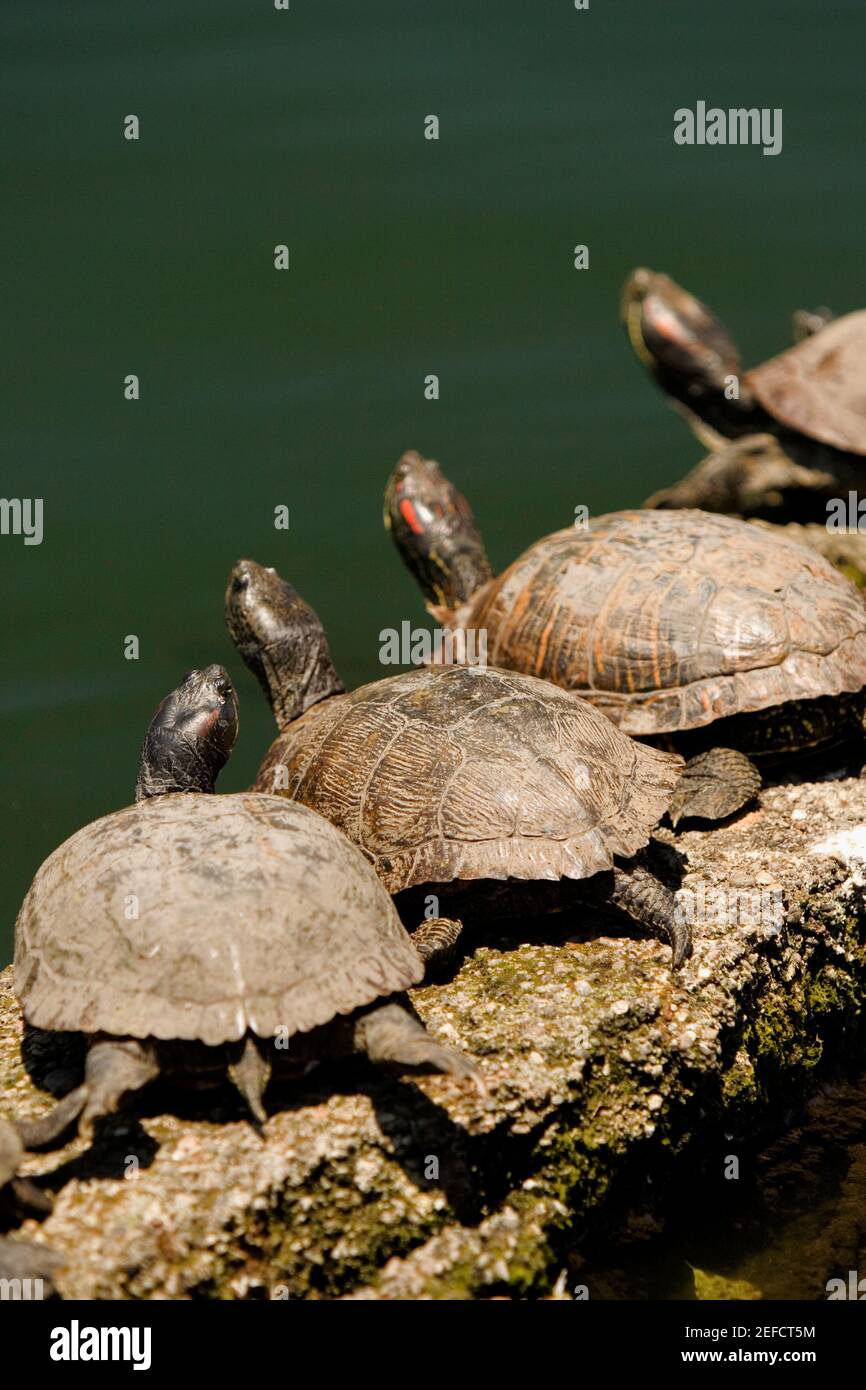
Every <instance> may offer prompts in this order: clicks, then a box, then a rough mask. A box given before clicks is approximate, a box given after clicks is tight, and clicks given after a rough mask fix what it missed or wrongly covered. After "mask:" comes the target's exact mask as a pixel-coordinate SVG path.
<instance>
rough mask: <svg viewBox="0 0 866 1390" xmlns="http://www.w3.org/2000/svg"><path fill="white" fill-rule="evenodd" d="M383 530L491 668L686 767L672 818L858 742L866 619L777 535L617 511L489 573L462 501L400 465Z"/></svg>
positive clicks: (416, 459) (844, 582)
mask: <svg viewBox="0 0 866 1390" xmlns="http://www.w3.org/2000/svg"><path fill="white" fill-rule="evenodd" d="M385 522H386V527H388V528H389V529H390V532H391V535H392V537H393V539H394V541H395V543H396V545H397V548H398V550H399V552H400V554H401V556H402V558H403V560H404V562H405V563H406V564H407V566H408V567H409V569H410V570H411V571H412V572H413V573H414V575H415V577H416V578H417V580H418V581H419V583H420V586H421V588H422V591H423V593H424V596H425V598H426V599H427V606H428V609H429V611H430V612H431V613H432V614H433V615H434V616H435V617H436V619H437V621H438V622H440V623H441V624H443V625H444V626H445V627H446V628H447V629H449V630H450V631H451V632H452V633H458V632H463V633H466V632H467V631H475V632H479V631H480V632H483V633H485V634H486V649H487V656H488V660H490V661H491V662H492V663H494V664H495V665H497V666H502V667H506V668H508V669H509V670H515V671H523V672H526V673H528V674H532V675H534V676H538V677H543V678H546V679H548V680H551V681H553V682H555V683H556V684H557V685H559V686H562V687H563V688H564V689H566V690H568V691H573V692H574V694H575V695H577V696H580V697H581V698H582V699H584V700H588V701H589V702H591V703H592V704H593V705H594V706H595V707H596V708H597V709H599V710H601V711H603V712H604V714H605V715H607V717H608V718H609V719H611V720H612V721H613V722H614V723H615V724H616V725H617V726H618V727H619V728H620V729H621V730H623V731H624V732H625V733H627V734H630V735H632V736H634V737H637V738H641V739H648V740H651V741H653V742H655V743H658V744H661V746H664V747H669V748H674V749H676V750H678V751H679V752H680V753H682V754H683V755H684V756H685V757H686V758H687V759H688V763H687V766H686V770H685V773H684V774H683V776H682V778H681V779H680V782H679V784H678V786H677V788H676V790H675V792H674V796H673V799H672V803H671V808H670V816H671V820H672V821H673V823H674V825H675V826H676V825H677V824H678V823H679V821H680V820H683V819H685V818H699V819H704V820H708V821H719V820H723V819H725V818H726V817H728V816H731V815H733V814H734V813H735V812H736V811H738V810H740V809H741V808H742V807H743V806H745V805H746V804H747V803H748V802H749V801H751V800H752V799H753V797H754V796H755V795H756V794H757V792H758V790H759V789H760V786H761V774H760V772H759V770H758V768H757V767H756V766H755V763H756V762H758V763H764V764H772V763H773V762H780V761H784V760H785V759H787V758H788V757H790V756H791V755H792V754H793V753H795V752H805V751H807V750H809V751H814V750H822V749H828V748H831V747H833V746H835V745H836V744H838V743H842V742H847V743H849V744H850V746H851V747H852V748H855V747H858V746H859V745H860V744H862V738H863V719H864V705H866V697H864V693H863V687H864V684H866V607H864V603H863V599H862V598H861V596H860V594H859V593H858V591H857V589H856V588H855V586H854V585H853V584H852V583H851V582H850V580H848V579H846V578H845V577H844V576H843V575H842V574H841V573H840V572H839V571H838V570H836V569H834V568H833V567H832V566H831V565H830V564H829V563H828V562H827V561H826V560H824V559H822V558H821V556H819V555H818V554H816V553H815V552H814V551H813V550H811V549H808V548H806V547H805V546H801V545H798V544H796V543H795V542H793V541H791V540H788V539H787V538H786V537H785V536H784V534H780V533H777V530H776V528H773V529H772V531H771V530H764V529H759V528H757V527H756V526H753V525H751V524H749V523H748V522H745V521H741V520H738V519H736V518H734V517H730V516H722V515H716V514H710V513H707V512H702V511H693V510H682V511H641V510H634V511H621V512H612V513H609V514H607V515H603V516H599V517H596V518H593V519H592V520H591V522H590V525H589V526H588V527H578V526H571V527H568V528H566V529H565V530H562V531H557V532H555V533H554V534H553V535H550V536H545V537H544V538H543V539H542V540H539V541H536V543H535V544H534V545H532V546H530V547H529V549H528V550H526V551H525V552H524V553H523V554H522V555H521V556H519V558H518V559H517V560H515V561H514V562H513V563H512V564H511V565H509V566H508V568H507V569H506V570H505V571H504V572H503V573H502V574H501V575H499V576H498V578H492V577H491V569H490V563H489V561H488V559H487V554H486V551H485V549H484V544H483V541H482V539H481V535H480V532H479V530H478V527H477V525H476V523H475V519H474V517H473V515H472V512H471V509H470V507H469V504H468V502H467V501H466V499H465V498H464V497H463V496H462V495H461V494H459V493H458V492H457V490H456V488H455V487H454V485H453V484H452V483H451V482H450V481H449V480H448V479H447V478H446V477H445V475H444V474H443V473H442V471H441V469H440V468H439V466H438V464H437V463H436V462H435V461H433V460H429V459H424V458H422V457H421V455H420V454H418V453H413V452H410V453H407V454H404V455H403V457H402V458H401V460H400V461H399V463H398V464H397V466H396V468H395V469H394V471H393V473H392V474H391V477H390V479H389V482H388V485H387V488H386V493H385Z"/></svg>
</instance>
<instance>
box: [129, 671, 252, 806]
mask: <svg viewBox="0 0 866 1390" xmlns="http://www.w3.org/2000/svg"><path fill="white" fill-rule="evenodd" d="M237 733H238V702H237V696H236V695H235V692H234V688H233V686H232V683H231V680H230V679H229V676H228V674H227V672H226V671H225V669H224V668H223V667H222V666H217V665H213V666H204V667H202V669H201V670H200V671H188V672H187V674H186V675H185V676H184V678H183V680H182V681H181V683H180V685H179V686H178V687H177V689H176V690H172V692H171V694H170V695H166V697H165V699H164V700H163V701H162V703H161V705H160V706H159V708H158V709H157V711H156V714H155V715H154V716H153V718H152V719H151V721H150V726H149V728H148V730H147V735H146V737H145V740H144V743H143V744H142V748H141V758H140V761H139V768H138V782H137V784H136V788H135V799H136V801H144V800H146V799H147V798H148V797H151V796H162V795H163V794H164V793H165V792H212V791H213V789H214V783H215V782H216V779H217V777H218V776H219V773H220V772H221V770H222V769H223V767H225V765H226V763H227V762H228V759H229V756H230V754H231V751H232V748H233V747H234V742H235V739H236V738H237Z"/></svg>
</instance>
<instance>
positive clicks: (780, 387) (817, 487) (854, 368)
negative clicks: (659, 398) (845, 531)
mask: <svg viewBox="0 0 866 1390" xmlns="http://www.w3.org/2000/svg"><path fill="white" fill-rule="evenodd" d="M622 314H623V318H624V320H625V324H626V327H627V329H628V335H629V338H630V340H631V344H632V346H633V348H634V350H635V352H636V353H637V355H638V357H639V358H640V360H641V361H642V362H643V363H644V365H645V366H646V367H647V368H648V369H649V371H650V373H651V374H652V376H653V377H654V378H655V380H656V381H657V383H658V384H659V386H661V388H662V390H663V391H665V392H666V393H667V394H668V395H669V396H670V397H671V399H672V400H673V401H674V403H675V405H676V406H677V407H678V409H679V410H680V411H681V413H682V414H683V415H684V416H685V418H686V419H687V421H688V423H689V424H690V425H691V427H692V429H693V430H694V432H695V433H696V434H697V436H698V438H699V439H700V440H701V441H702V443H704V444H707V445H709V446H710V447H711V448H712V449H713V450H718V449H719V447H720V446H721V445H722V444H723V443H724V441H725V439H733V440H741V439H742V440H744V446H743V450H742V452H741V451H740V450H738V449H736V448H733V449H730V448H729V449H728V450H727V453H726V456H725V460H724V467H725V471H726V478H725V483H726V489H727V491H728V492H730V491H731V488H732V480H733V483H734V484H736V486H735V487H734V492H735V495H738V494H739V493H740V492H742V494H743V496H744V497H745V498H746V499H747V500H748V499H749V497H753V496H754V494H755V493H756V491H757V490H758V485H759V484H761V483H763V474H764V472H765V471H768V473H769V475H770V477H771V479H772V490H773V494H774V496H773V497H772V498H771V500H770V503H769V504H768V505H767V506H765V507H764V509H763V511H764V513H765V514H768V515H772V510H773V508H774V507H775V508H777V509H778V508H779V507H780V503H779V501H778V500H777V496H776V495H778V496H779V497H781V498H782V500H783V501H784V503H785V505H786V506H787V509H788V510H789V511H791V512H797V513H798V514H801V515H802V516H803V518H805V519H808V517H809V516H811V515H813V514H814V515H818V514H820V513H822V512H823V508H824V506H825V504H826V499H827V497H828V496H832V495H834V494H835V493H837V492H838V490H839V489H840V488H843V489H847V488H849V487H850V488H855V489H856V488H857V486H858V485H862V483H863V479H864V477H866V461H864V455H866V310H860V311H858V312H857V313H853V314H845V315H844V316H843V317H841V318H833V317H832V315H830V314H829V311H827V310H818V311H816V312H815V313H814V314H804V313H800V314H798V315H796V316H795V321H794V322H795V334H796V335H797V336H798V337H799V338H800V341H798V342H797V343H796V345H795V346H794V347H790V348H788V349H787V350H786V351H784V352H782V353H781V354H780V355H779V356H778V357H773V358H771V359H770V360H769V361H767V362H764V363H762V365H761V366H759V367H755V368H753V369H752V370H751V371H749V372H746V373H745V374H743V373H742V372H741V368H740V359H739V354H738V352H737V349H736V347H735V345H734V342H733V340H732V339H731V337H730V335H729V333H728V331H727V329H726V328H725V327H724V325H723V324H722V323H721V322H720V321H719V320H718V319H717V318H716V317H715V315H714V314H713V313H712V311H711V310H710V309H708V308H707V306H706V305H705V304H702V303H701V302H700V300H698V299H695V298H694V296H693V295H691V294H689V293H688V292H687V291H686V290H684V289H682V288H681V287H680V286H679V285H677V284H676V283H675V282H674V281H673V280H671V279H670V278H669V277H668V276H667V275H660V274H655V273H654V272H653V271H650V270H646V269H639V270H635V271H634V272H633V273H632V275H631V276H630V277H629V279H628V280H627V282H626V284H625V287H624V290H623V296H622ZM751 435H772V436H773V437H774V439H775V440H776V441H777V444H778V448H777V449H776V450H774V451H772V452H770V453H769V454H768V452H767V450H766V449H764V450H763V451H761V457H760V458H759V459H757V461H756V458H755V453H756V446H755V443H754V441H749V442H748V443H745V437H746V436H751ZM764 456H766V457H767V458H768V463H767V464H765V463H764V462H763V458H764ZM803 470H811V471H812V473H813V476H812V477H811V478H809V477H808V474H807V476H805V477H804V471H803ZM740 475H742V476H740ZM736 510H738V511H743V512H745V511H746V505H744V506H737V507H736Z"/></svg>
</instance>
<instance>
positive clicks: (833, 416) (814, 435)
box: [745, 309, 866, 454]
mask: <svg viewBox="0 0 866 1390" xmlns="http://www.w3.org/2000/svg"><path fill="white" fill-rule="evenodd" d="M745 380H746V382H747V383H748V385H749V386H751V388H752V390H753V391H754V393H755V395H756V396H757V398H758V400H759V401H760V403H761V405H762V406H763V407H764V409H765V410H766V411H767V412H768V413H769V414H770V415H772V416H773V417H774V418H775V419H777V420H780V421H781V422H782V424H784V425H788V426H789V427H790V428H791V429H794V430H798V431H799V432H800V433H801V434H804V435H807V436H808V437H809V438H810V439H816V440H818V441H819V442H820V443H822V444H830V445H832V446H833V448H835V449H846V450H848V451H849V452H851V453H855V454H866V309H861V310H860V311H859V312H858V313H856V314H846V315H845V317H844V318H841V319H833V320H832V321H831V322H830V323H829V324H828V325H827V327H826V328H822V329H821V331H820V332H819V333H815V334H814V335H812V336H811V337H809V338H805V339H804V340H803V342H801V343H798V344H797V346H796V347H792V348H788V350H787V352H783V353H780V355H779V356H778V357H772V358H770V360H769V362H764V363H763V364H762V365H761V366H760V367H756V368H755V369H754V371H751V372H749V373H747V375H746V378H745Z"/></svg>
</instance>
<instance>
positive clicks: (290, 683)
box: [226, 560, 343, 729]
mask: <svg viewBox="0 0 866 1390" xmlns="http://www.w3.org/2000/svg"><path fill="white" fill-rule="evenodd" d="M226 624H227V626H228V630H229V632H230V634H231V638H232V641H233V642H234V644H235V646H236V647H237V649H238V651H239V653H240V655H241V656H242V657H243V659H244V661H245V662H246V664H247V666H249V668H250V670H251V671H252V672H253V674H254V675H255V676H256V678H257V679H258V681H259V684H260V685H261V687H262V689H263V690H264V692H265V694H266V695H267V697H268V700H269V702H270V706H271V709H272V710H273V712H274V718H275V719H276V721H277V724H278V725H279V726H280V728H281V729H284V728H285V727H286V725H288V724H290V723H291V722H292V720H293V719H297V718H298V717H299V716H300V715H302V714H303V713H304V710H306V709H309V707H310V705H314V704H317V703H318V701H319V700H324V699H327V697H328V696H329V695H339V694H340V693H341V692H342V690H343V684H342V682H341V681H340V678H339V676H338V675H337V673H336V671H335V670H334V664H333V662H332V661H331V653H330V650H329V648H328V639H327V637H326V636H325V630H324V628H323V627H322V624H321V621H320V619H319V617H318V614H317V613H315V612H314V610H313V609H312V608H311V607H310V605H309V604H308V603H305V602H304V600H303V599H302V598H301V596H300V594H299V593H298V591H297V589H293V588H292V586H291V584H289V583H288V582H287V581H286V580H285V579H282V578H281V577H280V575H279V574H277V571H276V570H275V569H269V568H266V567H265V566H264V565H257V564H256V562H255V560H238V562H237V564H236V565H235V567H234V569H233V570H232V572H231V574H230V575H229V582H228V588H227V589H226Z"/></svg>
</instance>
